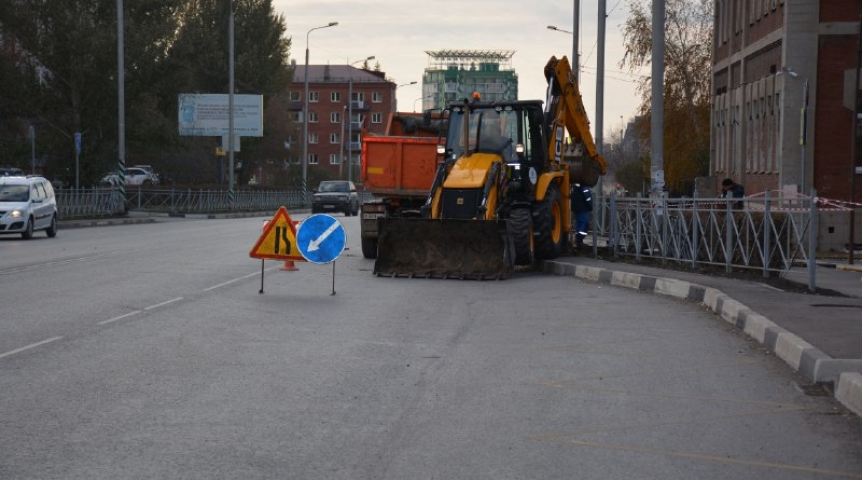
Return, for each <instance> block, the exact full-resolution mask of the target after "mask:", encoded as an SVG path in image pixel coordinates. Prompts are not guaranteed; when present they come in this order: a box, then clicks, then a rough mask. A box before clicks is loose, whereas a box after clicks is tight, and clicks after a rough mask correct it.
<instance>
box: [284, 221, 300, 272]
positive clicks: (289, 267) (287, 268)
mask: <svg viewBox="0 0 862 480" xmlns="http://www.w3.org/2000/svg"><path fill="white" fill-rule="evenodd" d="M298 223H299V222H298V221H296V220H294V221H293V227H294V228H293V229H294V230H296V224H298ZM279 270H281V271H283V272H297V271H299V269H298V268H296V265H294V263H293V260H285V261H284V265H282V266H281V268H279Z"/></svg>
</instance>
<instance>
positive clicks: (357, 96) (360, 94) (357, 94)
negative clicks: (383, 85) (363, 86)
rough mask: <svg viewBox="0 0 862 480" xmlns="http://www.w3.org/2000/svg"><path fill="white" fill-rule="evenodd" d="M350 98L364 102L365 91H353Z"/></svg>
mask: <svg viewBox="0 0 862 480" xmlns="http://www.w3.org/2000/svg"><path fill="white" fill-rule="evenodd" d="M350 98H351V99H352V100H353V101H354V102H364V101H365V92H353V96H352V97H350Z"/></svg>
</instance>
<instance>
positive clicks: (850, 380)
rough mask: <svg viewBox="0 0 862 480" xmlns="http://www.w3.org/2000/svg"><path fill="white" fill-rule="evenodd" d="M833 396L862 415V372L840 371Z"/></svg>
mask: <svg viewBox="0 0 862 480" xmlns="http://www.w3.org/2000/svg"><path fill="white" fill-rule="evenodd" d="M835 398H836V399H838V401H839V402H841V403H842V404H843V405H844V406H845V407H847V408H848V409H850V410H851V411H852V412H853V413H855V414H856V415H859V416H862V373H842V374H841V376H840V377H839V378H838V385H836V388H835Z"/></svg>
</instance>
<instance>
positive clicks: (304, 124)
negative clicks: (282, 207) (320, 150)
mask: <svg viewBox="0 0 862 480" xmlns="http://www.w3.org/2000/svg"><path fill="white" fill-rule="evenodd" d="M336 25H338V22H329V24H327V25H323V26H320V27H314V28H312V29H310V30H309V31H308V32H307V33H306V34H305V82H304V83H305V95H304V96H305V100H303V109H302V204H303V205H305V204H307V203H308V37H309V36H310V35H311V32H313V31H315V30H319V29H321V28H329V27H334V26H336Z"/></svg>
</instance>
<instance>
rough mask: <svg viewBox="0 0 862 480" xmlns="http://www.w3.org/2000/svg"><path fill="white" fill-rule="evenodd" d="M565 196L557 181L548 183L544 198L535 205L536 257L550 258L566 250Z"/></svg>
mask: <svg viewBox="0 0 862 480" xmlns="http://www.w3.org/2000/svg"><path fill="white" fill-rule="evenodd" d="M563 211H564V209H563V196H562V195H561V194H560V189H559V187H558V186H557V184H556V183H552V184H550V185H548V192H547V194H545V198H544V200H542V201H541V202H539V203H537V204H535V205H533V229H534V231H535V233H536V258H537V259H539V260H550V259H553V258H557V257H559V256H560V253H562V252H563V251H565V248H566V241H567V238H566V237H567V235H566V233H565V228H563V225H564V223H563V221H564V220H563Z"/></svg>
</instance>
